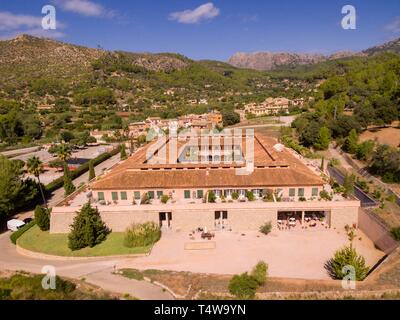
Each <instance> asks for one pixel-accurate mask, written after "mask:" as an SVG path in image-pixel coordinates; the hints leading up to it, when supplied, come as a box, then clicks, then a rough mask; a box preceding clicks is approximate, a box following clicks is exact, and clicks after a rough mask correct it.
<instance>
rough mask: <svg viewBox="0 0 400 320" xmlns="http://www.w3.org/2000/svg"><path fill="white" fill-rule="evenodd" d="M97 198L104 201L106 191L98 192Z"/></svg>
mask: <svg viewBox="0 0 400 320" xmlns="http://www.w3.org/2000/svg"><path fill="white" fill-rule="evenodd" d="M97 198H98V199H99V201H103V200H104V192H98V193H97Z"/></svg>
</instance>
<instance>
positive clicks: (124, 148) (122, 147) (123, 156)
mask: <svg viewBox="0 0 400 320" xmlns="http://www.w3.org/2000/svg"><path fill="white" fill-rule="evenodd" d="M127 158H128V156H127V155H126V147H125V143H123V144H122V145H121V160H126V159H127Z"/></svg>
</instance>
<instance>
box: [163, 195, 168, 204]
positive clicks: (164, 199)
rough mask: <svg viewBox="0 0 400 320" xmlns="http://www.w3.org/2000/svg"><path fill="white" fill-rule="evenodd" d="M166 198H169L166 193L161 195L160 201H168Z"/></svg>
mask: <svg viewBox="0 0 400 320" xmlns="http://www.w3.org/2000/svg"><path fill="white" fill-rule="evenodd" d="M168 200H169V197H168V196H167V195H166V194H164V195H163V196H161V203H164V204H166V203H167V202H168Z"/></svg>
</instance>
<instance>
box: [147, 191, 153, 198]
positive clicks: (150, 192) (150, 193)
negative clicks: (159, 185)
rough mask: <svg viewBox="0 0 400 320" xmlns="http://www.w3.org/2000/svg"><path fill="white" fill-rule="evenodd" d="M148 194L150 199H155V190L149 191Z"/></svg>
mask: <svg viewBox="0 0 400 320" xmlns="http://www.w3.org/2000/svg"><path fill="white" fill-rule="evenodd" d="M148 196H149V199H151V200H153V199H154V191H149V192H148Z"/></svg>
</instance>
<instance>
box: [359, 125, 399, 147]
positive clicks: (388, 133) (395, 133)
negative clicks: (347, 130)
mask: <svg viewBox="0 0 400 320" xmlns="http://www.w3.org/2000/svg"><path fill="white" fill-rule="evenodd" d="M367 140H375V141H377V142H379V143H380V144H387V145H389V146H392V147H399V146H400V128H398V127H397V128H393V127H391V128H382V129H370V130H367V131H365V132H364V133H362V134H361V135H360V141H361V142H364V141H367Z"/></svg>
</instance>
